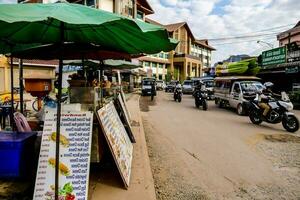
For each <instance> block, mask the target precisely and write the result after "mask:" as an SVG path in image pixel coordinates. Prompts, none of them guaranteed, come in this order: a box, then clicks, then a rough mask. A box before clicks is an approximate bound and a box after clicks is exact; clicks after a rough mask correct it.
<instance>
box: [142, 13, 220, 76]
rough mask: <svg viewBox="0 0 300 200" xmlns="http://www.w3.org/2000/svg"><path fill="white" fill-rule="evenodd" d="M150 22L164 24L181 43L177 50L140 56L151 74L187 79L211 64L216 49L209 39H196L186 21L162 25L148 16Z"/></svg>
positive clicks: (170, 34) (198, 73) (200, 72)
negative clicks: (212, 53)
mask: <svg viewBox="0 0 300 200" xmlns="http://www.w3.org/2000/svg"><path fill="white" fill-rule="evenodd" d="M145 21H146V22H148V23H152V24H156V25H159V26H163V27H165V28H166V29H167V31H168V33H169V36H170V37H171V38H174V39H176V40H177V41H178V42H179V43H178V46H177V47H176V49H175V51H172V52H161V53H159V54H155V55H147V56H145V57H142V58H139V60H140V62H141V64H142V65H143V67H144V70H145V71H147V72H148V73H147V74H148V75H149V76H154V77H156V78H157V79H159V80H170V79H176V80H181V81H183V80H185V79H186V78H188V77H197V76H202V75H203V70H205V68H208V67H210V65H211V52H212V51H213V50H215V49H214V48H213V47H211V46H210V45H209V44H208V41H207V40H197V39H195V37H194V35H193V33H192V31H191V29H190V28H189V26H188V24H187V23H186V22H181V23H176V24H168V25H162V24H160V23H158V22H156V21H153V20H151V19H148V18H146V20H145Z"/></svg>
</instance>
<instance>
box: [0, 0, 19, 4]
mask: <svg viewBox="0 0 300 200" xmlns="http://www.w3.org/2000/svg"><path fill="white" fill-rule="evenodd" d="M17 2H18V1H17V0H0V4H13V3H17Z"/></svg>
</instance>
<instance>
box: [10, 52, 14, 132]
mask: <svg viewBox="0 0 300 200" xmlns="http://www.w3.org/2000/svg"><path fill="white" fill-rule="evenodd" d="M10 93H11V100H10V101H11V102H10V103H11V113H10V125H11V128H12V130H14V123H13V121H14V64H13V57H12V56H11V57H10Z"/></svg>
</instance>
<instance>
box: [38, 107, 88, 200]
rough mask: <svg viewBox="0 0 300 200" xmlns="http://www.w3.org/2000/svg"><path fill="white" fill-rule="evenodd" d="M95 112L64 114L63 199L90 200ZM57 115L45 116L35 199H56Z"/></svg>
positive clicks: (62, 120)
mask: <svg viewBox="0 0 300 200" xmlns="http://www.w3.org/2000/svg"><path fill="white" fill-rule="evenodd" d="M92 125H93V113H92V112H76V111H72V112H66V111H63V113H62V115H61V135H60V158H59V199H66V200H75V199H76V200H87V197H88V183H89V169H90V153H91V139H92ZM55 141H56V112H54V111H48V112H47V113H46V116H45V123H44V130H43V136H42V143H41V150H40V157H39V164H38V170H37V177H36V182H35V190H34V196H33V199H35V200H45V199H50V200H52V199H54V194H55V191H54V189H55V185H54V183H55V165H56V163H55V144H56V143H55Z"/></svg>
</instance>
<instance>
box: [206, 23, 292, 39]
mask: <svg viewBox="0 0 300 200" xmlns="http://www.w3.org/2000/svg"><path fill="white" fill-rule="evenodd" d="M291 25H293V24H288V25H284V26H277V27H273V28H268V29H263V30H259V31H255V32H249V33H244V34H240V35H236V36H231V37H223V38H211V39H208V40H209V41H211V42H213V41H219V40H232V39H239V38H249V37H258V36H262V35H269V34H279V33H280V32H279V30H277V31H276V32H271V33H261V34H256V35H252V34H253V33H259V32H265V31H270V30H276V29H282V28H284V27H288V26H291ZM245 34H247V35H245ZM248 34H250V35H248Z"/></svg>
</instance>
